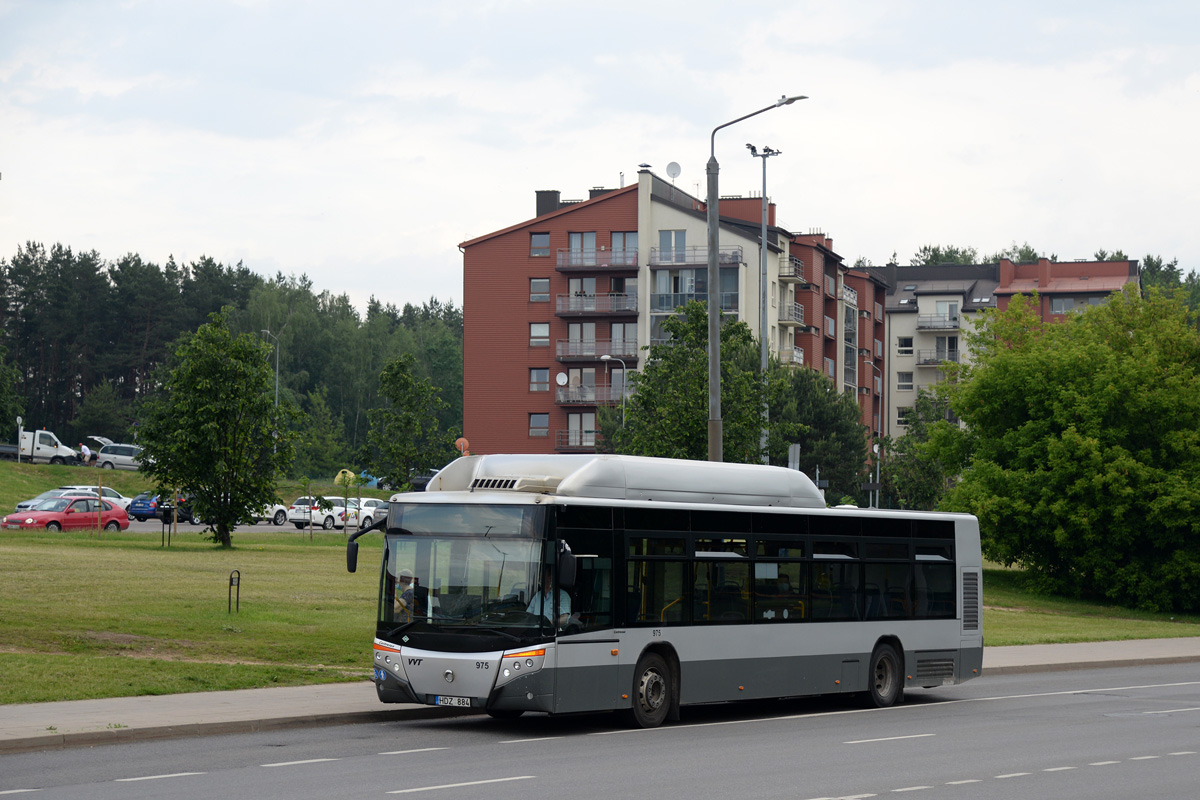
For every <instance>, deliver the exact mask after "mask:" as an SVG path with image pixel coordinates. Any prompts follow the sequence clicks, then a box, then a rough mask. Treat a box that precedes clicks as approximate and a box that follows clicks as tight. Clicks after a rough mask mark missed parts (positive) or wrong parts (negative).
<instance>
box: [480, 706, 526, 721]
mask: <svg viewBox="0 0 1200 800" xmlns="http://www.w3.org/2000/svg"><path fill="white" fill-rule="evenodd" d="M524 713H525V712H524V711H522V710H521V709H519V708H489V709H488V710H487V715H488V716H489V717H491V718H492V719H516V718H517V717H519V716H521V715H522V714H524Z"/></svg>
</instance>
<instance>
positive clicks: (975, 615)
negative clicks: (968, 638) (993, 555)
mask: <svg viewBox="0 0 1200 800" xmlns="http://www.w3.org/2000/svg"><path fill="white" fill-rule="evenodd" d="M962 577H963V581H962V593H963V609H962V629H963V630H964V631H977V630H979V573H978V572H964V573H963V576H962Z"/></svg>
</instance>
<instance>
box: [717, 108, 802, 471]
mask: <svg viewBox="0 0 1200 800" xmlns="http://www.w3.org/2000/svg"><path fill="white" fill-rule="evenodd" d="M804 99H805V96H804V95H796V96H793V97H788V96H787V95H783V96H782V97H780V98H779V99H778V100H776V101H775V102H774V103H773V104H772V105H769V106H767V107H766V108H760V109H759V110H758V111H753V112H751V113H749V114H746V115H745V116H742V117H738V118H737V119H735V120H731V121H729V122H726V123H724V124H723V125H718V126H717V127H715V128H713V131H712V135H711V136H710V137H709V148H708V151H709V155H708V164H707V166H706V167H705V172H706V173H707V175H708V200H707V202H706V205H707V209H708V460H709V461H723V460H724V454H723V452H722V451H723V448H724V443H723V441H722V437H723V431H722V425H721V322H720V320H721V309H720V292H719V287H720V285H721V271H720V266H719V261H718V256H719V250H718V248H719V246H720V236H719V233H720V223H721V217H720V211H719V209H718V198H719V197H720V194H719V192H718V190H717V183H718V181H717V176H718V173H719V172H720V165H719V164H717V131H719V130H721V129H722V128H728V127H729V126H730V125H734V124H736V123H738V122H741V121H742V120H744V119H750V117H754V116H757V115H759V114H762V113H763V112H765V111H770V110H771V109H773V108H779V107H780V106H789V105H791V104H792V103H794V102H796V101H797V100H804Z"/></svg>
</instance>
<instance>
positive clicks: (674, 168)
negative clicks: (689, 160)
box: [667, 161, 681, 186]
mask: <svg viewBox="0 0 1200 800" xmlns="http://www.w3.org/2000/svg"><path fill="white" fill-rule="evenodd" d="M680 171H681V170H680V169H679V164H678V163H677V162H675V161H672V162H671V163H670V164H667V176H668V177H669V178H670V179H671V185H672V186H674V185H675V179H676V178H678V177H679V173H680Z"/></svg>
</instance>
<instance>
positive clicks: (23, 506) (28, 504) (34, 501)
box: [17, 489, 96, 511]
mask: <svg viewBox="0 0 1200 800" xmlns="http://www.w3.org/2000/svg"><path fill="white" fill-rule="evenodd" d="M70 493H71V490H70V489H51V490H49V491H47V492H42V493H41V494H39V495H38V496H37V497H34V498H31V499H29V500H22V501H21V502H19V503H17V511H28V510H29V509H31V508H33V507H34V506H35V505H38V504H39V503H41V502H43V501H45V500H50V499H52V498H55V497H62V496H63V495H67V494H70ZM95 493H96V490H95V489H93V490H92V491H91V494H95Z"/></svg>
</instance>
